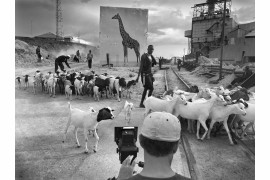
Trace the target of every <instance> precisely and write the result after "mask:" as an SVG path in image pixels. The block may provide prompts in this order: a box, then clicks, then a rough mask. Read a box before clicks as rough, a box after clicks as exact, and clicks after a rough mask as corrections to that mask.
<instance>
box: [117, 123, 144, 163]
mask: <svg viewBox="0 0 270 180" xmlns="http://www.w3.org/2000/svg"><path fill="white" fill-rule="evenodd" d="M137 135H138V127H115V128H114V141H115V142H116V144H117V146H118V148H116V152H117V153H119V160H120V163H121V164H122V162H123V161H124V160H125V159H126V158H127V157H128V156H129V155H131V156H133V159H132V160H131V162H133V160H134V159H135V158H136V157H137V153H138V152H139V148H138V147H137V146H136V141H137Z"/></svg>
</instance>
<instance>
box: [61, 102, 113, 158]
mask: <svg viewBox="0 0 270 180" xmlns="http://www.w3.org/2000/svg"><path fill="white" fill-rule="evenodd" d="M68 107H69V110H70V113H69V118H68V122H67V125H66V128H65V131H64V139H63V143H64V142H65V140H66V134H67V130H68V128H69V126H70V125H71V124H72V125H73V126H75V129H74V134H75V138H76V144H77V147H80V146H81V145H80V143H79V141H78V137H77V131H78V128H82V129H83V131H84V138H85V153H88V152H89V150H88V148H87V142H88V137H87V132H88V130H90V131H93V132H94V136H95V138H96V142H95V145H94V149H93V151H94V152H97V146H98V141H99V137H98V135H97V131H96V129H97V126H98V124H99V122H100V121H102V120H108V119H113V118H114V115H113V113H112V111H114V110H112V109H111V108H110V107H107V108H102V109H100V110H99V112H93V110H92V108H90V111H82V110H80V109H77V108H71V105H70V102H68Z"/></svg>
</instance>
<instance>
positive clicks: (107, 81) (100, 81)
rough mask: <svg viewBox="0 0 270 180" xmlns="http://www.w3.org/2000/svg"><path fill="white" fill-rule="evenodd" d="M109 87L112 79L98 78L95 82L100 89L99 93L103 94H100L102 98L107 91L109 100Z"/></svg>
mask: <svg viewBox="0 0 270 180" xmlns="http://www.w3.org/2000/svg"><path fill="white" fill-rule="evenodd" d="M109 85H110V78H106V79H105V80H104V79H101V78H96V80H95V86H97V87H98V88H99V89H98V91H99V92H101V93H100V96H101V97H102V92H103V91H106V98H108V93H107V90H108V87H109Z"/></svg>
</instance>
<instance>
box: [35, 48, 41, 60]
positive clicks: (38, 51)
mask: <svg viewBox="0 0 270 180" xmlns="http://www.w3.org/2000/svg"><path fill="white" fill-rule="evenodd" d="M36 54H37V57H38V62H41V54H40V46H38V47H37V49H36Z"/></svg>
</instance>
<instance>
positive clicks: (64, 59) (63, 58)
mask: <svg viewBox="0 0 270 180" xmlns="http://www.w3.org/2000/svg"><path fill="white" fill-rule="evenodd" d="M69 58H70V55H67V56H65V55H62V56H59V57H58V58H56V59H55V72H57V70H58V66H59V67H60V69H61V70H62V71H64V72H65V68H64V65H63V62H64V63H66V65H67V67H69V68H70V66H69V64H68V62H67V60H68V59H69Z"/></svg>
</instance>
